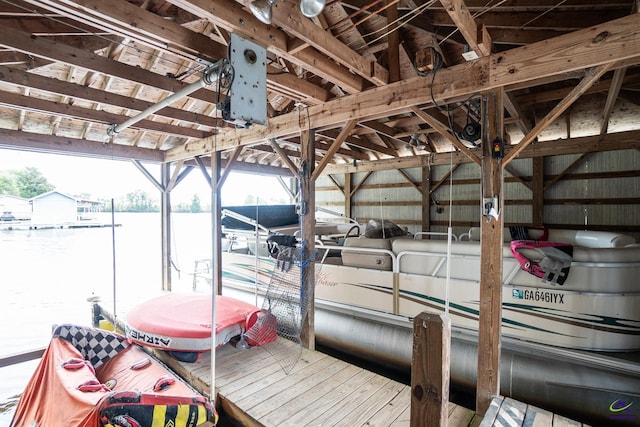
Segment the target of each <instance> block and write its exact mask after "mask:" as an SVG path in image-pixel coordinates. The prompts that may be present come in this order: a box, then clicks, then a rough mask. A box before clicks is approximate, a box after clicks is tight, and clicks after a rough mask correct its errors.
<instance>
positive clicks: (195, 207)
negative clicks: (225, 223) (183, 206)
mask: <svg viewBox="0 0 640 427" xmlns="http://www.w3.org/2000/svg"><path fill="white" fill-rule="evenodd" d="M189 211H190V212H193V213H200V212H202V206H201V205H200V197H199V196H198V195H197V194H194V195H193V198H192V199H191V209H189Z"/></svg>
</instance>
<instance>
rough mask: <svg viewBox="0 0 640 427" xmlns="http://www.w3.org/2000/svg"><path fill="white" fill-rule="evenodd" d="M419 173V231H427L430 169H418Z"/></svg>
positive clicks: (429, 227) (429, 212)
mask: <svg viewBox="0 0 640 427" xmlns="http://www.w3.org/2000/svg"><path fill="white" fill-rule="evenodd" d="M420 172H421V174H420V181H421V182H420V187H421V188H422V192H421V195H422V203H421V206H422V213H421V215H420V221H421V224H420V231H429V230H430V229H431V168H430V167H429V166H423V167H421V168H420Z"/></svg>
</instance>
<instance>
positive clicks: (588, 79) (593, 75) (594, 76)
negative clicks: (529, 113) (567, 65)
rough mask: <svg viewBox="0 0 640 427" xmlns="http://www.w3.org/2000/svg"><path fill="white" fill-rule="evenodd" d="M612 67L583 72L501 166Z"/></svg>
mask: <svg viewBox="0 0 640 427" xmlns="http://www.w3.org/2000/svg"><path fill="white" fill-rule="evenodd" d="M612 66H613V63H609V64H604V65H599V66H597V67H595V68H592V69H589V70H587V71H586V72H585V76H584V78H583V79H582V80H581V81H580V83H578V85H577V86H576V87H575V88H574V89H573V90H572V91H571V92H570V93H569V94H568V95H567V96H566V97H565V98H564V99H563V100H562V101H560V102H559V103H558V105H556V106H555V107H554V108H553V109H552V110H551V111H550V112H549V113H548V114H547V115H546V116H544V117H543V118H542V120H540V121H539V122H538V123H536V125H535V126H534V127H533V129H531V132H529V133H528V134H527V135H525V136H524V138H523V139H522V140H521V141H520V142H519V143H518V145H516V146H515V148H514V149H513V150H512V151H511V152H509V154H507V155H506V156H505V157H504V159H503V160H502V164H503V166H506V165H508V164H509V162H511V161H512V160H513V159H514V158H515V157H517V156H518V154H519V153H520V152H521V151H522V150H524V149H525V148H526V147H527V145H529V144H530V143H532V142H533V141H534V140H535V139H536V138H537V137H538V135H540V133H541V132H542V131H543V130H544V129H546V128H547V126H549V125H550V124H551V123H553V122H554V121H555V120H556V119H557V118H558V117H560V115H561V114H562V113H563V112H564V111H565V110H566V109H567V108H569V107H570V106H571V105H572V104H573V103H574V102H575V101H576V100H577V99H578V98H580V97H581V96H582V94H583V93H584V92H585V91H586V90H587V89H588V88H589V87H590V86H591V85H592V84H593V83H595V82H596V81H597V80H598V79H599V78H600V77H602V75H603V74H604V73H606V72H607V71H608V70H609V68H611V67H612Z"/></svg>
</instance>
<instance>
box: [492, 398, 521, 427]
mask: <svg viewBox="0 0 640 427" xmlns="http://www.w3.org/2000/svg"><path fill="white" fill-rule="evenodd" d="M526 412H527V405H526V404H524V403H522V402H519V401H517V400H514V399H512V398H510V397H505V398H504V400H503V401H502V405H501V406H500V410H499V411H498V416H497V417H496V420H495V422H494V424H493V425H494V426H496V427H513V426H521V425H522V423H523V421H524V414H525V413H526Z"/></svg>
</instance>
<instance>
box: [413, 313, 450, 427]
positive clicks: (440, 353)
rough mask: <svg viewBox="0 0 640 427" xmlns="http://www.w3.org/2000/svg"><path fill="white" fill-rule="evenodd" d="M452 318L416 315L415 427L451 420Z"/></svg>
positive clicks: (444, 423)
mask: <svg viewBox="0 0 640 427" xmlns="http://www.w3.org/2000/svg"><path fill="white" fill-rule="evenodd" d="M450 358H451V320H450V319H449V318H448V317H447V318H445V317H444V316H443V315H441V314H435V313H427V312H422V313H420V314H419V315H418V316H416V317H415V319H413V355H412V360H411V421H410V426H411V427H423V426H434V427H435V426H440V427H445V426H447V425H448V422H449V411H448V406H449V371H450Z"/></svg>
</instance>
